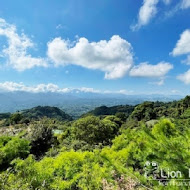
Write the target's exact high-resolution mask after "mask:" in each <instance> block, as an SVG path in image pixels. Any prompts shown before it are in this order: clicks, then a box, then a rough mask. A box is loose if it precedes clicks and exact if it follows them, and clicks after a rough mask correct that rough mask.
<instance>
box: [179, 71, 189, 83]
mask: <svg viewBox="0 0 190 190" xmlns="http://www.w3.org/2000/svg"><path fill="white" fill-rule="evenodd" d="M177 79H179V80H181V81H182V82H184V83H185V84H190V69H189V70H188V71H187V72H185V73H183V74H181V75H179V76H177Z"/></svg>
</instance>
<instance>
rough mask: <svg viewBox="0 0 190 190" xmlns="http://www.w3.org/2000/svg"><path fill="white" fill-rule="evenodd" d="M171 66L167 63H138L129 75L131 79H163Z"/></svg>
mask: <svg viewBox="0 0 190 190" xmlns="http://www.w3.org/2000/svg"><path fill="white" fill-rule="evenodd" d="M172 68H173V65H172V64H170V63H167V62H160V63H158V64H157V65H151V64H148V62H144V63H140V64H139V65H137V66H134V67H133V68H132V69H131V71H130V73H129V75H130V76H133V77H155V78H156V77H159V78H160V77H163V76H165V75H166V74H167V73H168V72H169V71H170V70H171V69H172Z"/></svg>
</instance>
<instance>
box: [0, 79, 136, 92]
mask: <svg viewBox="0 0 190 190" xmlns="http://www.w3.org/2000/svg"><path fill="white" fill-rule="evenodd" d="M17 91H21V92H30V93H40V92H42V93H46V92H54V93H80V92H83V93H101V94H112V93H115V94H131V93H133V91H127V90H124V89H122V90H118V91H106V90H105V91H101V90H96V89H94V88H89V87H80V88H61V87H59V86H58V85H56V84H52V83H49V84H37V85H34V86H27V85H24V84H23V83H16V82H11V81H6V82H2V83H0V92H17Z"/></svg>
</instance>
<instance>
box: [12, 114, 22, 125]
mask: <svg viewBox="0 0 190 190" xmlns="http://www.w3.org/2000/svg"><path fill="white" fill-rule="evenodd" d="M21 119H22V115H21V114H20V113H19V112H16V113H14V114H12V115H11V116H10V123H11V124H18V122H19V121H20V120H21Z"/></svg>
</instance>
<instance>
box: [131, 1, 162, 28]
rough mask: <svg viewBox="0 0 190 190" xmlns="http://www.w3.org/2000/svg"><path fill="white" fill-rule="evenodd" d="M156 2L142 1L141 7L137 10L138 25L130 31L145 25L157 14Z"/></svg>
mask: <svg viewBox="0 0 190 190" xmlns="http://www.w3.org/2000/svg"><path fill="white" fill-rule="evenodd" d="M157 4H158V0H144V2H143V5H142V6H141V8H140V10H139V15H138V23H137V24H136V25H134V26H132V27H131V29H132V30H137V29H139V28H140V27H141V26H144V25H147V24H148V23H149V22H150V20H151V19H152V18H153V17H154V16H155V15H156V13H157V7H156V6H157Z"/></svg>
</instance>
